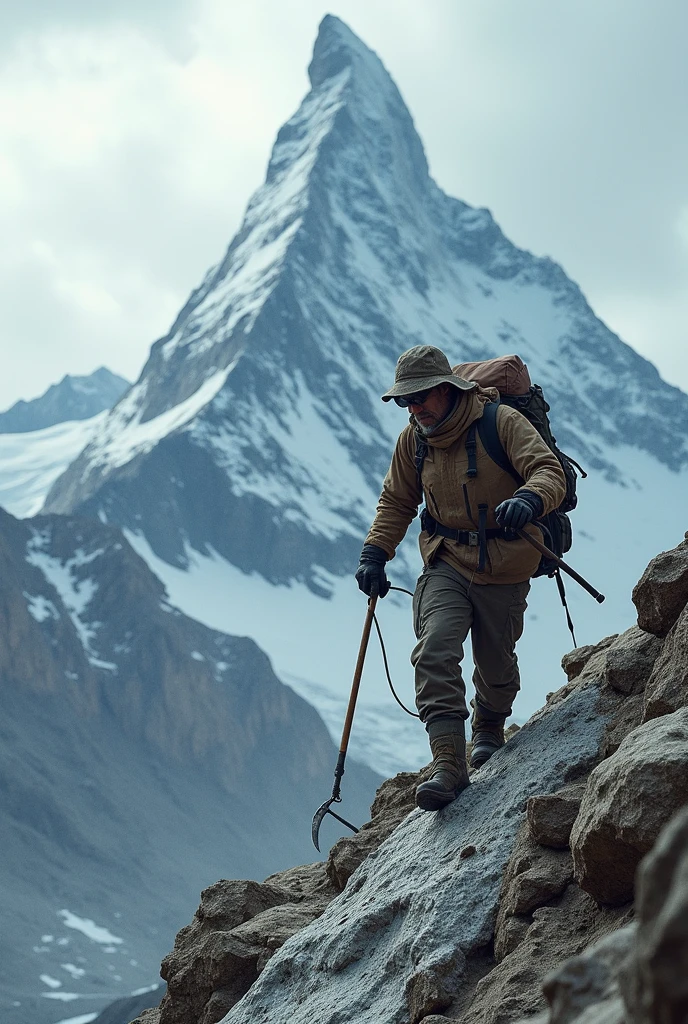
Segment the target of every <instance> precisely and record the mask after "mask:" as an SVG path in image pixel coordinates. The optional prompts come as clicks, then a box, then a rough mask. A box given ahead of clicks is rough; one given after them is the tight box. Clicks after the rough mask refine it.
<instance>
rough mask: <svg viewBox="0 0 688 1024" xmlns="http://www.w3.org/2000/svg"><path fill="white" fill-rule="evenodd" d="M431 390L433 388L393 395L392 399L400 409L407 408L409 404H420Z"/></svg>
mask: <svg viewBox="0 0 688 1024" xmlns="http://www.w3.org/2000/svg"><path fill="white" fill-rule="evenodd" d="M432 390H433V388H427V389H426V390H425V391H416V392H414V394H412V395H395V396H394V401H395V402H396V403H397V405H398V406H399V407H400V408H401V409H408V407H409V405H422V404H423V402H424V401H425V400H426V398H427V397H428V395H429V394H430V392H431V391H432Z"/></svg>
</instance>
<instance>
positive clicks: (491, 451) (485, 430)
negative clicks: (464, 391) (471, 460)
mask: <svg viewBox="0 0 688 1024" xmlns="http://www.w3.org/2000/svg"><path fill="white" fill-rule="evenodd" d="M498 409H499V402H498V401H497V402H488V403H487V405H485V407H484V409H483V414H482V416H481V418H480V419H479V420H477V424H478V434H479V435H480V440H481V441H482V444H483V448H484V449H485V451H486V452H487V454H488V455H489V456H490V458H491V459H492V461H493V462H496V463H497V465H498V466H499V468H500V469H503V470H504V471H505V472H506V473H509V474H511V476H512V477H513V478H514V480H515V481H516V483H517V484H519V485H520V484H522V483H523V477H522V476H521V475H520V474H519V473H517V472H516V470H515V469H514V467H513V466H512V465H511V462H510V461H509V456H508V455H507V454H506V452H505V451H504V446H503V444H502V442H501V440H500V437H499V432H498V431H497V410H498Z"/></svg>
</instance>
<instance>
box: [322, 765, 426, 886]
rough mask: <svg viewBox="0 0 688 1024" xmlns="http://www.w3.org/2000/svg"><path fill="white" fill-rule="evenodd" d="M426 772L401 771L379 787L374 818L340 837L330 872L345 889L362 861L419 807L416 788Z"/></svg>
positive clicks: (331, 856) (332, 854)
mask: <svg viewBox="0 0 688 1024" xmlns="http://www.w3.org/2000/svg"><path fill="white" fill-rule="evenodd" d="M421 778H422V773H419V772H400V773H399V774H398V775H395V776H394V778H393V779H388V780H387V781H386V782H383V784H382V785H381V786H380V788H379V789H378V791H377V793H376V795H375V799H374V801H373V804H372V806H371V808H370V814H371V820H370V821H369V822H366V824H365V825H363V826H362V827H361V828H360V829H359V831H358V832H357V833H356V834H355V835H352V836H344V837H343V838H342V839H339V840H338V841H337V842H336V843H335V844H334V846H333V847H332V849H331V850H330V854H329V857H328V858H327V875H328V878H329V879H330V881H331V882H332V884H333V886H334V887H335V889H337V891H338V892H341V891H342V889H343V888H344V886H345V885H346V883H347V882H348V880H349V878H350V877H351V875H352V874H353V873H354V871H355V870H356V868H357V867H358V866H359V864H362V863H363V861H364V860H365V859H366V857H368V856H369V855H370V854H371V853H372V852H373V851H374V850H377V848H378V846H380V844H381V843H382V842H384V840H385V839H386V838H387V836H388V835H390V833H391V832H393V831H394V829H395V828H396V827H397V825H398V824H399V822H400V821H402V820H403V819H404V818H405V817H406V815H407V814H410V812H411V811H412V810H413V809H414V807H415V791H416V786H417V785H418V782H419V780H420V779H421Z"/></svg>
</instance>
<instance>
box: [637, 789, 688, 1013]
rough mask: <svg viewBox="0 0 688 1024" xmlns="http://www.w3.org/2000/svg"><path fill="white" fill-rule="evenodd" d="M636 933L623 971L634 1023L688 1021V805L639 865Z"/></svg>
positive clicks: (668, 826) (676, 816) (673, 820)
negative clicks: (635, 939) (634, 941)
mask: <svg viewBox="0 0 688 1024" xmlns="http://www.w3.org/2000/svg"><path fill="white" fill-rule="evenodd" d="M637 886H638V899H637V906H636V915H637V921H638V936H637V941H636V943H635V946H634V948H633V951H632V955H631V957H630V959H629V961H628V963H627V964H626V965H625V967H624V969H623V970H622V972H621V989H622V992H623V996H624V1000H625V1004H626V1009H627V1013H628V1018H629V1021H630V1022H631V1024H658V1022H661V1024H686V1021H688V807H684V808H683V809H682V810H681V811H680V812H679V813H678V814H677V815H675V817H674V818H673V819H672V821H671V822H670V824H669V825H667V827H666V828H665V829H664V831H663V832H662V834H661V835H660V837H659V839H658V840H657V843H656V845H655V847H654V849H653V850H652V852H651V853H649V854H648V856H647V857H646V858H645V860H644V861H643V863H642V864H641V866H640V869H639V871H638V883H637Z"/></svg>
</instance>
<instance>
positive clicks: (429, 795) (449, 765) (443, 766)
mask: <svg viewBox="0 0 688 1024" xmlns="http://www.w3.org/2000/svg"><path fill="white" fill-rule="evenodd" d="M428 734H429V737H430V749H431V751H432V756H433V762H432V771H431V774H430V778H429V779H428V780H427V782H421V784H420V785H419V786H418V788H417V789H416V804H417V806H418V807H420V808H422V810H424V811H439V809H440V808H441V807H446V805H447V804H450V803H451V802H452V800H456V798H457V796H458V795H459V793H460V792H461V790H462V789H465V788H466V786H467V785H468V784H469V779H468V767H467V765H466V738H465V736H464V727H463V721H461V720H450V721H447V720H444V721H443V720H442V719H440V720H439V721H437V722H430V724H429V725H428Z"/></svg>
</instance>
